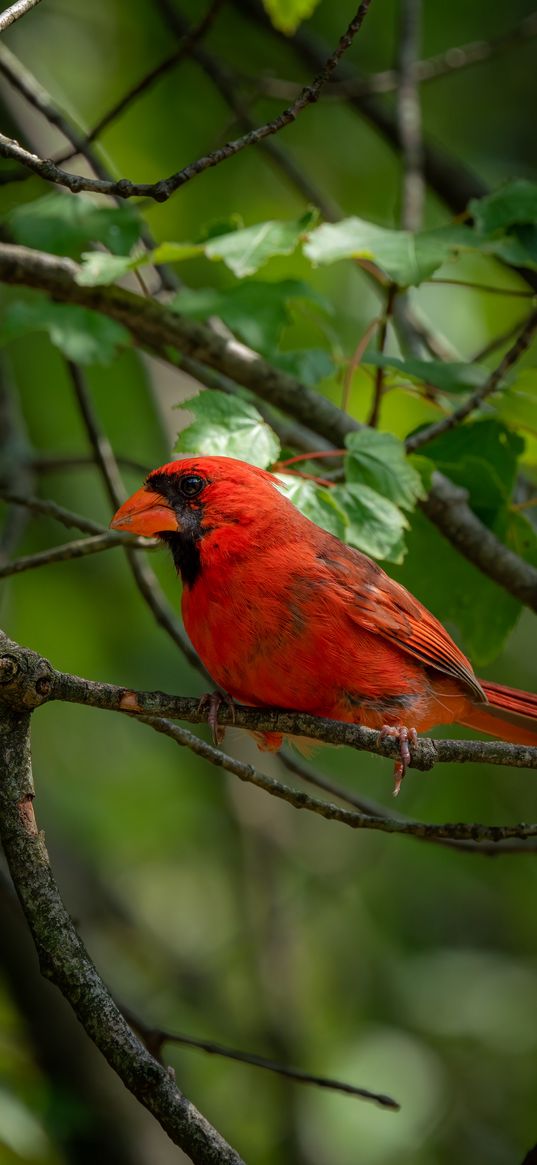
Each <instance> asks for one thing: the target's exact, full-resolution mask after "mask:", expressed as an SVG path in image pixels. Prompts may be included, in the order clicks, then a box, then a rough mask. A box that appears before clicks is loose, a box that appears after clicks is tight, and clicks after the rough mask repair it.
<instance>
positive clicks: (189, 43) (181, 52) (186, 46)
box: [62, 0, 223, 161]
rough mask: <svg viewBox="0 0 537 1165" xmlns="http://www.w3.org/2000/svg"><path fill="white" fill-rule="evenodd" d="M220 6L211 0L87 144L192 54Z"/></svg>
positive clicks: (96, 128)
mask: <svg viewBox="0 0 537 1165" xmlns="http://www.w3.org/2000/svg"><path fill="white" fill-rule="evenodd" d="M222 4H223V0H211V3H210V4H209V6H208V8H207V11H206V12H205V14H204V15H203V16H202V17H201V20H199V21H198V23H197V24H195V25H193V26H192V27H191V28H188V27H187V28H186V29H185V31H184V33H183V36H182V39H181V42H180V44H178V45H177V47H176V48H175V49H174V50H173V52H172V53H169V54H168V56H167V57H165V58H164V60H163V61H160V63H159V64H158V65H155V66H154V68H153V69H151V70H150V72H149V73H146V74H145V76H144V77H142V78H141V79H140V81H137V82H136V84H135V85H133V86H132V87H131V88H130V89H129V90H128V91H127V92H126V93H124V95H123V97H121V98H120V99H119V101H117V102H116V103H115V105H112V106H111V108H110V109H108V110H107V112H106V113H104V114H103V116H102V117H101V118H99V121H97V122H96V123H95V125H94V126H93V129H91V130H90V131H89V133H88V134H87V136H86V141H87V142H93V141H95V139H96V138H98V137H100V136H101V134H102V132H103V130H105V129H106V128H107V126H109V125H110V124H111V123H112V122H113V121H116V119H117V118H118V117H120V115H121V114H122V113H124V112H125V110H126V109H128V107H129V105H131V104H132V102H133V101H135V100H136V99H137V98H138V97H141V96H142V94H143V93H146V92H147V90H148V89H150V88H151V86H152V85H154V84H155V81H158V80H159V79H160V78H161V77H163V76H165V74H166V73H168V72H169V70H170V69H172V68H174V66H175V65H178V64H180V62H181V61H183V60H184V59H185V57H188V56H190V55H191V54H192V50H193V48H194V46H195V44H196V43H197V42H198V41H199V40H201V39H202V37H204V36H205V35H206V33H207V32H208V31H209V29H210V28H211V26H212V25H213V23H214V20H215V18H216V16H217V15H218V13H219V11H220V9H221V7H222ZM62 161H68V158H63V159H62Z"/></svg>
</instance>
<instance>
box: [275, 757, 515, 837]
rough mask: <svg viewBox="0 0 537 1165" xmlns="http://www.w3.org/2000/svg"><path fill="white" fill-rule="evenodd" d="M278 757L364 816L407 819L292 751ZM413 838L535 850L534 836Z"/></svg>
mask: <svg viewBox="0 0 537 1165" xmlns="http://www.w3.org/2000/svg"><path fill="white" fill-rule="evenodd" d="M278 759H279V760H280V761H281V763H282V764H283V765H284V767H285V768H286V769H288V770H289V772H290V773H294V775H295V776H296V777H299V778H300V780H301V781H306V783H307V784H308V785H315V786H316V787H317V788H318V789H323V790H324V792H325V793H329V794H330V796H331V797H336V798H337V800H338V801H343V802H344V804H345V805H351V806H352V807H353V808H354V809H359V811H360V813H365V814H366V815H367V816H368V817H393V818H395V819H396V820H397V821H406V822H407V824H408V823H409V822H410V820H411V819H410V818H409V817H405V815H404V813H397V812H396V813H394V812H393V810H392V812H391V813H388V812H387V810H386V807H385V805H382V803H381V802H380V801H373V800H372V799H371V797H364V795H363V794H362V793H356V792H355V791H354V789H349V788H347V786H344V785H339V784H336V783H335V782H334V781H332V780H330V779H329V778H328V777H326V776H325V775H324V773H320V772H319V771H318V769H314V768H313V765H310V764H308V763H307V762H306V761H304V760H303V759H302V757H299V756H297V755H296V753H291V752H290V751H289V752H287V751H286V750H285V749H282V750H281V751H280V752H279V753H278ZM413 836H415V837H416V840H417V841H424V842H427V843H428V844H429V843H432V844H433V845H441V846H444V847H445V848H447V849H455V850H462V851H463V852H464V853H472V854H479V855H480V857H484V858H491V857H494V858H497V857H500V855H501V854H520V853H524V854H527V853H537V839H536V840H535V841H533V842H531V841H520V840H517V841H505V842H491V841H480V842H479V841H455V840H453V839H452V838H447V837H432V836H431V835H430V834H419V835H417V834H413Z"/></svg>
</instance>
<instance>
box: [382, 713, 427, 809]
mask: <svg viewBox="0 0 537 1165" xmlns="http://www.w3.org/2000/svg"><path fill="white" fill-rule="evenodd" d="M387 736H389V737H391V738H392V740H397V741H398V743H399V756H400V758H401V759H400V760H396V762H395V767H394V770H393V776H394V786H393V795H394V797H397V795H398V793H399V790H400V788H401V782H402V780H403V777H404V775H405V773H406V771H407V768H408V766H409V764H410V761H411V756H410V748H409V742H410V744H417V743H418V734H417V732H416V729H415V728H404V727H403V726H402V725H397V726H395V725H393V724H384V725H383V727H382V728H381V730H380V739H381V740H386V737H387Z"/></svg>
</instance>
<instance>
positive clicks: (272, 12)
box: [263, 0, 319, 36]
mask: <svg viewBox="0 0 537 1165" xmlns="http://www.w3.org/2000/svg"><path fill="white" fill-rule="evenodd" d="M318 3H319V0H263V7H264V9H265V11H266V12H267V13H268V15H269V16H270V19H271V21H272V23H273V25H274V28H279V30H280V32H285V33H286V34H287V36H292V34H293V33H294V32H296V30H297V28H298V26H299V24H302V21H303V20H307V19H308V17H309V16H311V15H312V13H313V12H315V9H316V8H317V5H318Z"/></svg>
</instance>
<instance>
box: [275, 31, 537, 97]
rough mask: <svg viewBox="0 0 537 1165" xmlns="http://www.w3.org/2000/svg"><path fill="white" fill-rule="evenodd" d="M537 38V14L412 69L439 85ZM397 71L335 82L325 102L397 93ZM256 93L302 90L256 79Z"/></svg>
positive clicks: (421, 78) (281, 94) (325, 92)
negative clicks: (494, 35) (496, 33)
mask: <svg viewBox="0 0 537 1165" xmlns="http://www.w3.org/2000/svg"><path fill="white" fill-rule="evenodd" d="M535 36H537V12H531V13H530V14H529V16H525V17H524V18H523V20H521V21H520V23H519V24H515V25H514V26H513V28H510V29H508V30H507V31H506V32H504V33H500V35H499V36H496V37H491V38H490V40H474V41H468V42H467V43H466V44H462V45H452V46H451V47H450V48H449V49H445V50H444V52H442V53H436V54H435V55H434V56H432V57H426V58H425V59H424V60H421V61H415V62H414V63H413V65H412V79H413V81H414V82H415V83H417V84H419V85H421V84H423V83H424V82H427V81H436V80H437V79H438V78H439V77H446V76H450V75H451V74H452V73H458V72H459V71H460V70H461V69H468V68H470V67H471V66H472V65H479V64H482V63H483V62H484V61H489V60H490V59H491V57H494V56H496V55H497V54H498V53H501V52H505V51H506V50H508V49H511V48H516V47H517V46H518V45H521V44H524V43H525V41H527V40H531V39H532V38H533V37H535ZM398 83H399V77H398V72H397V69H384V70H382V71H381V72H379V73H371V74H370V75H369V76H365V77H356V78H355V79H352V80H351V79H349V80H345V81H332V82H329V84H328V85H327V86H326V88H325V89H324V90H323V94H322V96H323V100H325V101H327V100H335V101H346V100H347V99H348V98H349V97H371V96H374V95H376V94H379V93H393V92H394V91H395V90H396V89H397V88H398ZM255 85H256V89H257V91H258V92H259V93H261V94H263V96H266V97H277V98H280V99H283V100H284V101H290V100H292V98H293V97H294V96H295V95H296V93H297V92H298V90H299V88H300V86H299V85H298V84H297V83H296V81H288V80H282V79H280V78H276V77H256V78H255Z"/></svg>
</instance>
